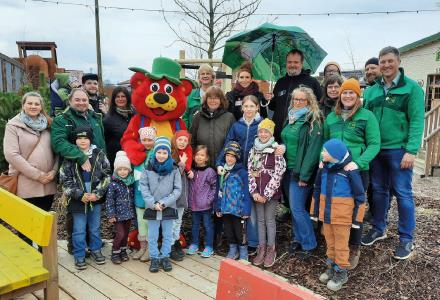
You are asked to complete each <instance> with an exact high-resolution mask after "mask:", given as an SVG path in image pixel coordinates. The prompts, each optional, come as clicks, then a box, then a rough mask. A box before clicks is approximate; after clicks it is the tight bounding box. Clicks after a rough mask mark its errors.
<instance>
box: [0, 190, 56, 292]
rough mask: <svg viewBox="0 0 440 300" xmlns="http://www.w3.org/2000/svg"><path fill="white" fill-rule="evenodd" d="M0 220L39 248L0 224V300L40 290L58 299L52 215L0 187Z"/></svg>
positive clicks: (53, 220) (54, 232)
mask: <svg viewBox="0 0 440 300" xmlns="http://www.w3.org/2000/svg"><path fill="white" fill-rule="evenodd" d="M0 219H1V220H3V221H4V222H6V223H7V224H9V225H10V226H11V227H13V228H15V229H16V230H17V231H19V232H21V233H22V234H23V235H25V236H27V237H28V238H29V239H31V240H32V241H34V242H35V243H37V244H38V245H39V246H41V247H42V249H43V253H42V254H41V253H40V252H38V250H37V249H35V248H34V247H32V246H30V245H28V244H27V243H26V242H24V241H23V240H22V239H20V238H19V237H18V236H17V235H15V234H14V233H12V232H11V231H10V230H9V229H7V228H6V227H5V226H3V225H0V300H3V299H13V298H16V297H19V296H21V295H24V294H28V293H31V292H33V291H37V290H40V289H44V299H49V300H57V299H58V252H57V230H56V225H57V224H56V214H55V213H53V212H51V213H48V212H46V211H44V210H42V209H40V208H38V207H36V206H34V205H32V204H30V203H28V202H26V201H24V200H23V199H21V198H19V197H17V196H15V195H13V194H11V193H9V192H7V191H5V190H3V189H1V188H0Z"/></svg>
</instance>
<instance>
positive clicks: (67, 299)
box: [32, 289, 74, 300]
mask: <svg viewBox="0 0 440 300" xmlns="http://www.w3.org/2000/svg"><path fill="white" fill-rule="evenodd" d="M58 292H59V299H60V300H74V299H73V298H72V297H70V296H69V295H68V294H67V293H66V292H65V291H63V290H62V289H58ZM32 294H33V295H34V296H35V297H36V298H37V299H38V300H44V291H43V290H39V291H36V292H33V293H32ZM49 299H50V298H49Z"/></svg>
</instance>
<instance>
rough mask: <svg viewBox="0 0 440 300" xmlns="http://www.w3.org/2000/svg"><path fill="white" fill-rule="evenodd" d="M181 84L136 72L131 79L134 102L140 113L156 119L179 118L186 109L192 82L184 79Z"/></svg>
mask: <svg viewBox="0 0 440 300" xmlns="http://www.w3.org/2000/svg"><path fill="white" fill-rule="evenodd" d="M181 82H182V83H181V84H180V85H176V84H174V83H172V82H170V81H169V80H168V79H166V78H162V79H160V80H153V79H151V78H148V77H146V76H145V75H144V74H142V73H140V72H136V73H135V74H134V75H133V76H132V77H131V80H130V84H131V87H132V89H133V90H132V95H131V98H132V103H133V106H134V107H135V108H136V111H137V113H138V114H140V115H144V116H146V117H149V118H151V119H152V120H155V121H159V122H161V121H167V120H173V119H177V118H179V117H180V116H182V115H183V113H184V112H185V110H186V98H187V96H188V95H189V94H190V93H191V89H192V84H191V82H190V81H189V80H185V79H182V80H181Z"/></svg>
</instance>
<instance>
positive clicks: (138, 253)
mask: <svg viewBox="0 0 440 300" xmlns="http://www.w3.org/2000/svg"><path fill="white" fill-rule="evenodd" d="M139 243H140V244H141V248H140V249H139V250H138V251H136V253H135V254H133V259H134V260H139V259H140V258H141V257H142V255H144V253H145V251H146V250H147V242H146V241H140V242H139Z"/></svg>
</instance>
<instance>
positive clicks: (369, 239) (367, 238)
mask: <svg viewBox="0 0 440 300" xmlns="http://www.w3.org/2000/svg"><path fill="white" fill-rule="evenodd" d="M386 238H387V234H386V233H385V232H384V233H380V232H378V231H376V230H374V229H370V231H368V233H367V234H366V235H364V236H363V237H362V241H361V244H362V245H364V246H371V245H373V244H374V243H375V242H376V241H379V240H383V239H386Z"/></svg>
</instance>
